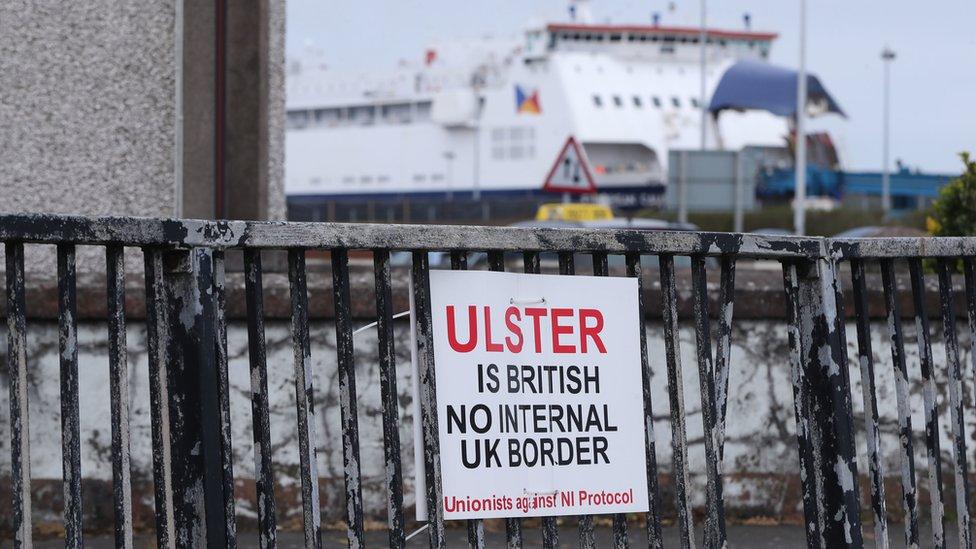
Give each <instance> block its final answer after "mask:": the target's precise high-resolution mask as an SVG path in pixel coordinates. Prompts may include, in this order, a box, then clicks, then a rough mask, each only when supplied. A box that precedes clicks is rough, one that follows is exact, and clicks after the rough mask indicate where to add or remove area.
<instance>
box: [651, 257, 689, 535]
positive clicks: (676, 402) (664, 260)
mask: <svg viewBox="0 0 976 549" xmlns="http://www.w3.org/2000/svg"><path fill="white" fill-rule="evenodd" d="M658 261H660V265H661V267H660V268H661V310H662V311H663V317H664V351H665V356H666V360H667V371H668V401H669V402H668V404H669V405H670V410H671V478H672V480H673V482H674V497H675V499H676V501H675V508H676V509H677V510H678V526H679V532H680V536H681V547H682V549H689V548H691V547H693V546H694V545H695V529H694V519H693V517H692V513H691V511H692V509H691V501H690V499H689V498H690V494H689V493H688V435H687V434H686V430H685V397H684V390H683V387H684V383H683V382H682V381H681V342H680V340H679V339H678V295H677V290H676V289H675V283H674V257H673V256H671V255H668V254H664V255H661V256H659V257H658Z"/></svg>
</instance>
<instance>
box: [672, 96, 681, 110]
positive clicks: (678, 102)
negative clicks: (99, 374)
mask: <svg viewBox="0 0 976 549" xmlns="http://www.w3.org/2000/svg"><path fill="white" fill-rule="evenodd" d="M671 104H672V105H674V108H676V109H680V108H681V100H680V99H678V97H677V96H675V97H672V98H671Z"/></svg>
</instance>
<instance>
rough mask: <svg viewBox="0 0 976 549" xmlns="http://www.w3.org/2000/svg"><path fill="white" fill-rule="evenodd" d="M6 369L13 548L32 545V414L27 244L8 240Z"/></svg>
mask: <svg viewBox="0 0 976 549" xmlns="http://www.w3.org/2000/svg"><path fill="white" fill-rule="evenodd" d="M5 248H6V263H7V369H8V376H9V380H10V381H9V383H10V467H11V477H12V478H11V486H10V489H11V492H12V493H13V509H12V512H13V513H12V516H11V520H10V526H11V527H12V529H13V533H14V547H30V546H31V545H32V544H33V541H32V532H31V473H30V435H29V431H28V426H29V424H30V421H29V417H30V414H29V412H28V409H27V319H26V314H25V302H24V244H23V243H22V242H7V243H6V246H5Z"/></svg>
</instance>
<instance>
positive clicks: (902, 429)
mask: <svg viewBox="0 0 976 549" xmlns="http://www.w3.org/2000/svg"><path fill="white" fill-rule="evenodd" d="M880 264H881V284H882V286H883V287H884V296H885V311H886V313H887V319H888V337H889V338H891V364H892V369H893V370H894V375H895V395H896V398H897V399H898V440H899V443H900V446H901V494H902V511H903V512H904V523H905V546H906V547H909V548H917V547H918V543H919V537H918V492H917V486H916V480H915V450H914V444H913V442H912V410H911V407H910V403H909V389H908V388H909V385H908V365H907V364H906V362H905V336H904V332H903V329H902V325H901V310H900V309H901V308H900V306H899V304H898V295H897V293H898V287H897V285H896V282H895V268H894V262H893V261H892V260H891V259H882V260H881V261H880Z"/></svg>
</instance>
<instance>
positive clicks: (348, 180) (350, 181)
mask: <svg viewBox="0 0 976 549" xmlns="http://www.w3.org/2000/svg"><path fill="white" fill-rule="evenodd" d="M342 182H343V183H345V184H346V185H351V184H353V183H355V182H356V178H355V177H353V176H351V175H347V176H345V177H343V178H342Z"/></svg>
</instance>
